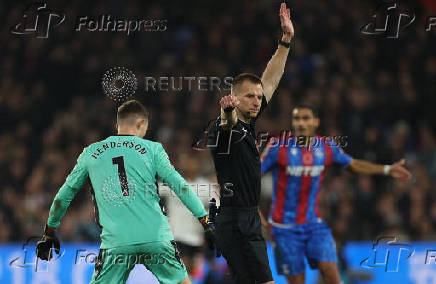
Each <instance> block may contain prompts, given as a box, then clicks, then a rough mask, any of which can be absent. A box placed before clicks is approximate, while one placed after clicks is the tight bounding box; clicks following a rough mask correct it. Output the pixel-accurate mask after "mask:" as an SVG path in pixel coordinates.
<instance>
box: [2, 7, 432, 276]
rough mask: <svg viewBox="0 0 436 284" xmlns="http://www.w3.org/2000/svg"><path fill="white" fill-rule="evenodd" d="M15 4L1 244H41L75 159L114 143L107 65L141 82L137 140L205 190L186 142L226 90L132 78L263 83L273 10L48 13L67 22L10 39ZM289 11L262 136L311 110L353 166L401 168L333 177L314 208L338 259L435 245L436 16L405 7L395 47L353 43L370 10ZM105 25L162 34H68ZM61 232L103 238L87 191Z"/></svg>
mask: <svg viewBox="0 0 436 284" xmlns="http://www.w3.org/2000/svg"><path fill="white" fill-rule="evenodd" d="M428 2H431V1H428ZM26 4H27V2H26V3H21V2H14V1H2V3H1V4H0V9H1V11H0V12H1V18H2V22H3V25H2V26H1V33H2V42H1V46H2V48H1V50H2V52H1V55H0V68H1V74H2V76H1V78H0V121H1V132H0V149H1V151H0V169H1V171H0V184H1V191H0V194H1V196H0V228H1V229H0V243H2V244H6V243H22V242H24V241H25V240H26V238H28V237H30V236H36V235H39V234H40V233H41V232H42V226H43V225H44V223H45V221H46V218H47V215H48V209H49V206H50V204H51V201H52V199H53V197H54V195H55V193H56V192H57V190H58V189H59V187H60V186H61V185H62V183H63V182H64V179H65V176H66V174H67V173H68V172H69V171H70V170H71V169H72V167H73V166H74V163H75V161H76V158H77V156H78V154H79V153H80V152H81V149H82V148H83V147H84V146H86V145H89V144H90V143H93V142H95V141H97V140H100V139H103V138H105V137H107V136H108V135H111V134H113V133H114V131H115V128H114V119H115V110H116V107H117V104H116V103H115V102H113V101H111V100H109V99H108V98H106V97H105V96H104V95H103V93H102V89H101V78H102V76H103V74H104V72H105V71H106V70H108V69H109V68H112V67H115V66H124V67H126V68H128V69H130V70H132V71H133V72H134V73H135V74H136V76H137V78H138V80H139V88H138V90H137V92H136V98H138V99H139V100H141V101H142V102H144V103H145V104H146V105H147V106H148V108H149V109H150V111H151V113H152V118H151V123H150V126H149V131H148V133H147V136H146V138H148V139H151V140H157V141H160V142H162V143H163V144H164V147H165V149H166V150H167V152H168V153H169V156H170V159H171V160H172V161H173V163H174V165H175V166H176V168H177V169H179V170H180V172H181V174H182V175H185V174H186V171H189V170H190V171H191V173H190V175H193V177H194V178H196V177H201V178H204V179H207V180H210V182H211V183H213V182H215V180H214V169H213V164H212V161H211V158H210V153H208V151H195V150H193V149H192V143H193V142H194V141H196V140H198V139H199V137H201V135H202V131H203V128H204V127H205V125H207V123H208V121H209V120H211V119H213V118H215V117H216V116H217V115H218V112H219V107H218V101H219V98H220V97H221V96H223V95H225V94H227V93H226V92H224V91H219V90H212V91H207V92H205V91H199V90H196V89H195V88H193V89H192V91H188V90H186V89H184V90H183V91H162V92H146V91H144V89H143V86H144V85H143V84H141V82H142V83H143V80H144V78H143V77H144V76H153V77H156V78H158V77H160V76H196V77H199V76H217V77H221V78H224V77H226V76H235V75H237V74H238V73H240V72H254V73H256V74H259V75H260V74H261V73H262V71H263V69H264V68H265V66H266V63H267V61H268V60H269V59H270V57H271V55H272V54H273V52H274V51H275V48H276V46H277V44H276V43H277V38H278V34H279V24H280V22H279V18H278V15H277V14H278V8H279V2H278V1H214V2H212V1H191V2H189V3H188V2H182V1H180V2H170V1H168V2H167V1H147V2H142V1H129V3H124V2H116V1H100V2H92V3H91V2H90V1H88V2H86V3H85V2H84V3H78V2H70V1H56V2H55V1H51V2H50V1H49V2H47V4H48V7H49V8H50V9H53V10H57V11H61V12H62V13H65V14H66V20H65V22H64V23H63V24H62V25H60V26H59V27H56V28H55V29H52V30H50V35H49V37H48V38H46V39H38V38H35V37H34V36H32V35H27V36H24V35H21V36H20V35H14V34H11V33H10V31H9V28H10V27H13V26H14V25H16V24H17V23H18V22H19V21H20V19H21V17H22V14H23V9H24V8H25V5H26ZM288 5H289V6H290V9H291V19H292V21H293V24H294V27H295V31H296V36H295V39H294V41H293V44H292V47H291V52H290V56H289V58H288V61H287V64H286V69H285V74H284V76H283V78H282V80H281V82H280V85H279V88H278V91H277V92H276V94H275V95H274V97H273V99H272V101H271V103H270V105H269V107H268V109H267V110H266V111H265V113H264V114H263V116H262V118H261V119H260V120H259V121H258V124H257V130H258V131H268V132H269V133H275V134H278V133H279V132H280V131H281V130H285V129H289V127H290V110H291V108H292V106H293V105H295V104H296V103H298V102H306V103H311V104H313V105H315V106H316V107H318V108H319V110H320V113H321V128H320V130H319V133H320V134H321V135H332V136H334V135H344V136H347V139H348V140H347V141H348V146H347V147H346V148H345V149H344V150H345V151H346V152H347V153H349V154H351V155H352V156H353V157H356V158H364V159H368V160H370V161H373V162H377V163H383V164H386V163H392V162H394V161H397V160H399V159H400V158H402V157H405V158H406V159H407V167H408V168H409V169H410V170H411V171H412V172H413V175H414V182H412V183H410V184H409V183H400V182H395V181H393V180H392V179H389V178H383V177H381V178H380V177H367V176H355V175H351V174H349V173H347V172H344V171H340V170H339V169H337V168H332V169H330V171H329V174H327V175H326V178H325V181H324V186H323V195H322V199H321V200H322V208H323V215H324V217H325V218H326V219H327V221H328V222H329V224H330V225H331V227H332V229H333V232H334V236H335V238H336V241H337V244H338V248H339V250H341V246H342V245H343V244H345V243H346V242H347V241H372V240H374V239H375V238H376V237H377V236H381V235H395V236H401V239H402V240H403V241H432V240H435V239H436V191H435V182H436V136H435V129H436V119H435V115H434V109H435V107H436V55H435V53H434V51H435V50H436V34H435V32H434V31H433V32H425V19H426V18H425V17H426V16H429V15H436V10H433V11H432V10H430V8H429V7H426V6H424V5H423V4H421V3H420V2H419V1H402V2H400V5H401V6H402V8H404V9H407V10H409V11H413V12H414V13H415V14H416V15H417V18H416V20H415V24H414V25H412V26H410V27H409V28H408V29H407V30H406V31H404V33H402V34H401V36H400V38H398V39H386V38H384V37H383V36H376V37H375V36H368V35H363V34H361V33H360V32H359V29H360V27H361V26H363V25H364V24H366V23H367V22H368V21H369V20H370V18H371V16H372V14H373V12H374V10H375V9H376V7H377V3H376V2H374V3H372V2H371V3H364V2H363V1H356V0H350V1H343V0H334V1H329V2H328V3H327V2H322V1H288ZM101 14H110V15H112V16H113V17H114V18H117V19H165V20H167V30H166V31H164V32H134V33H132V34H131V35H129V36H127V35H126V34H125V33H123V32H88V31H81V32H74V31H73V30H74V28H75V25H76V23H75V20H76V18H77V17H78V16H86V15H87V16H89V17H95V18H98V16H99V15H101ZM191 165H195V166H191ZM188 168H190V169H188ZM192 168H194V173H192ZM263 190H264V194H263V199H262V204H261V206H262V209H263V210H264V212H267V210H268V208H269V201H270V191H271V183H269V182H264V185H263ZM59 235H60V239H61V241H62V242H64V243H65V242H95V241H98V229H97V227H96V225H95V224H94V221H93V210H92V204H91V201H90V195H89V192H88V190H82V192H81V193H80V194H79V195H78V196H77V197H76V199H75V200H74V201H73V202H72V206H71V207H70V209H69V210H68V213H67V214H66V216H65V217H64V219H63V220H62V225H61V228H60V230H59ZM368 253H369V252H368ZM342 264H343V265H342V267H343V269H344V270H345V269H346V263H345V262H344V261H343V262H342Z"/></svg>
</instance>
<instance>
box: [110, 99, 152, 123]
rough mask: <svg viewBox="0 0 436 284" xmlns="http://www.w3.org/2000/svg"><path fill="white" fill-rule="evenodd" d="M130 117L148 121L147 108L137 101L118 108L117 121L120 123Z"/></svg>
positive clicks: (127, 102)
mask: <svg viewBox="0 0 436 284" xmlns="http://www.w3.org/2000/svg"><path fill="white" fill-rule="evenodd" d="M131 117H132V118H134V117H136V118H145V119H146V120H148V118H149V112H148V110H147V108H146V107H145V106H144V105H143V104H142V103H141V102H139V101H138V100H129V101H126V102H124V103H123V104H122V105H120V106H119V107H118V111H117V121H118V122H120V121H122V120H126V119H127V118H131Z"/></svg>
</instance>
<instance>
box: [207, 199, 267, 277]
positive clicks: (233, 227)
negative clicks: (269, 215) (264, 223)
mask: <svg viewBox="0 0 436 284" xmlns="http://www.w3.org/2000/svg"><path fill="white" fill-rule="evenodd" d="M257 210H258V209H257V207H245V208H240V207H221V208H220V212H219V213H218V215H217V216H216V219H215V223H216V236H217V238H216V244H217V248H219V249H220V250H221V252H222V254H223V256H224V258H225V259H226V260H227V264H228V266H229V267H230V270H231V272H232V274H233V278H234V279H235V280H236V283H238V284H240V283H250V284H251V283H264V282H268V281H272V280H273V278H272V275H271V270H270V268H269V261H268V255H267V252H266V244H265V240H264V238H263V237H262V227H261V222H260V217H259V213H258V211H257Z"/></svg>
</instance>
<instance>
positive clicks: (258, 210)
mask: <svg viewBox="0 0 436 284" xmlns="http://www.w3.org/2000/svg"><path fill="white" fill-rule="evenodd" d="M257 212H259V217H260V222H261V223H262V225H263V226H267V225H268V221H267V220H266V218H265V216H263V213H262V211H261V210H260V207H259V206H258V207H257Z"/></svg>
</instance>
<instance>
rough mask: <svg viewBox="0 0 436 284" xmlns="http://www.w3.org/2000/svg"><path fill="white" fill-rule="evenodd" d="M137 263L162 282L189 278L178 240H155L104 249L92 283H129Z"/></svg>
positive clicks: (97, 263) (99, 256)
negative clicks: (180, 253)
mask: <svg viewBox="0 0 436 284" xmlns="http://www.w3.org/2000/svg"><path fill="white" fill-rule="evenodd" d="M135 264H142V265H144V266H145V267H146V268H147V269H148V270H149V271H151V272H152V273H153V274H154V276H156V278H157V279H158V280H159V283H161V284H175V283H179V282H180V281H182V280H183V279H185V278H186V277H188V273H187V272H186V268H185V265H184V264H183V261H182V260H181V258H180V255H179V250H178V249H177V246H176V243H175V242H174V241H167V242H152V243H144V244H135V245H128V246H121V247H116V248H111V249H100V252H99V254H98V258H97V260H96V262H95V269H94V274H93V275H92V279H91V284H97V283H105V284H107V283H117V284H118V283H126V281H127V278H129V274H130V271H132V269H133V267H134V266H135Z"/></svg>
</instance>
